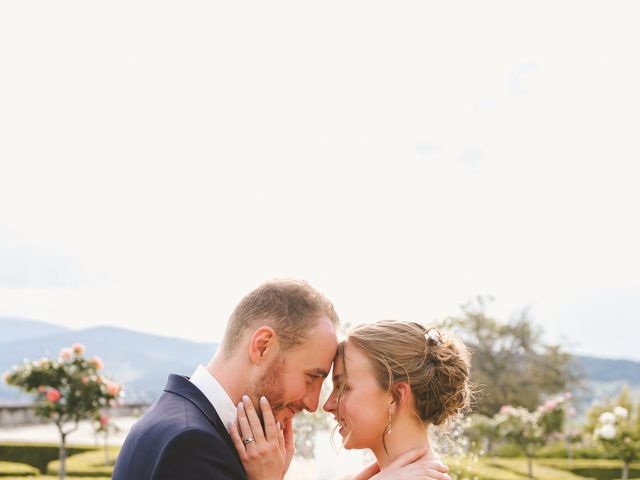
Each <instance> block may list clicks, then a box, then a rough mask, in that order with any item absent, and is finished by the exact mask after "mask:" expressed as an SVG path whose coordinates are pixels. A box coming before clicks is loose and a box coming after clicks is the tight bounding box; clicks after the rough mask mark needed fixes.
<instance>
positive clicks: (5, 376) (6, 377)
mask: <svg viewBox="0 0 640 480" xmlns="http://www.w3.org/2000/svg"><path fill="white" fill-rule="evenodd" d="M10 376H11V372H4V373H3V374H2V381H3V382H4V383H9V377H10Z"/></svg>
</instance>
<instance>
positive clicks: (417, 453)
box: [389, 447, 427, 468]
mask: <svg viewBox="0 0 640 480" xmlns="http://www.w3.org/2000/svg"><path fill="white" fill-rule="evenodd" d="M425 453H427V447H420V448H414V449H413V450H409V451H408V452H406V453H403V454H402V455H400V456H399V457H398V458H396V459H395V460H394V461H393V463H392V464H391V465H389V468H400V467H404V466H405V465H409V464H410V463H413V462H415V461H416V460H418V459H419V458H420V457H422V456H424V454H425Z"/></svg>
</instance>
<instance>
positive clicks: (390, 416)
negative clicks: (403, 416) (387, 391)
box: [384, 407, 393, 435]
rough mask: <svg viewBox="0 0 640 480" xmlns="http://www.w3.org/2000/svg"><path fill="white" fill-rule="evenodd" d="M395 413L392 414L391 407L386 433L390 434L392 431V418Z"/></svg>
mask: <svg viewBox="0 0 640 480" xmlns="http://www.w3.org/2000/svg"><path fill="white" fill-rule="evenodd" d="M392 418H393V415H392V414H391V407H389V422H388V423H387V427H386V428H385V429H384V434H385V435H389V434H390V433H391V420H392Z"/></svg>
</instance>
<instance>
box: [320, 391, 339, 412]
mask: <svg viewBox="0 0 640 480" xmlns="http://www.w3.org/2000/svg"><path fill="white" fill-rule="evenodd" d="M322 409H323V410H324V411H325V412H329V413H332V412H335V410H336V402H335V400H334V398H333V393H332V394H331V395H329V398H327V401H326V402H324V405H323V406H322Z"/></svg>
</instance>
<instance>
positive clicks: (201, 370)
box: [189, 365, 236, 431]
mask: <svg viewBox="0 0 640 480" xmlns="http://www.w3.org/2000/svg"><path fill="white" fill-rule="evenodd" d="M189 381H190V382H191V383H193V384H194V385H195V386H196V387H198V389H199V390H200V391H201V392H202V393H204V396H205V397H207V399H208V400H209V402H211V405H213V408H215V409H216V412H217V413H218V416H219V417H220V420H222V423H223V424H224V426H225V427H226V429H227V431H229V425H231V422H233V421H234V420H235V418H236V407H235V405H234V404H233V402H232V401H231V398H229V394H228V393H227V392H226V391H225V389H224V388H222V385H220V383H219V382H218V380H216V379H215V377H214V376H213V375H211V373H209V371H208V370H207V369H206V368H205V367H204V366H203V365H198V368H197V369H196V371H195V372H193V375H191V378H190V379H189Z"/></svg>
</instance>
